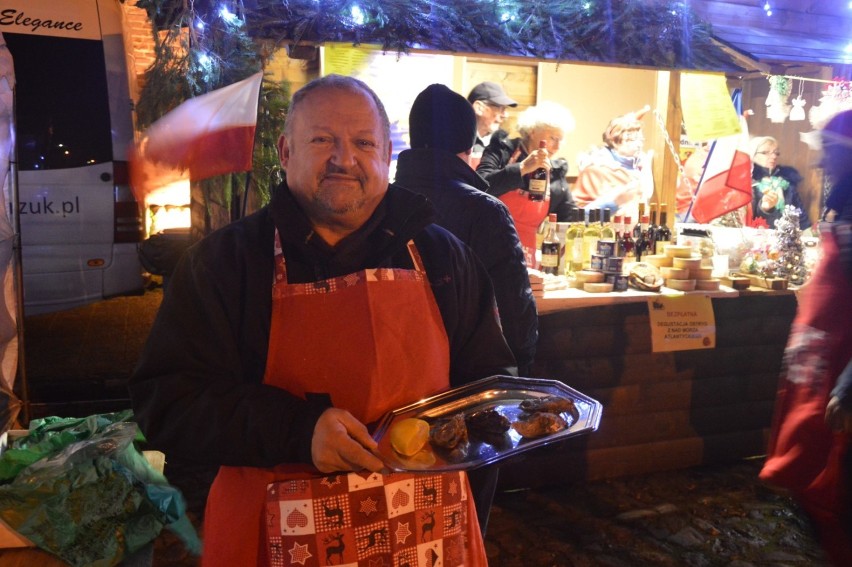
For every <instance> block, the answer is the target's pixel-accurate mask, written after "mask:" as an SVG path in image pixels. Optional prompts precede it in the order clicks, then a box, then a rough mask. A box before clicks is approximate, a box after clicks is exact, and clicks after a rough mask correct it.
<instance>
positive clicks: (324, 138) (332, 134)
mask: <svg viewBox="0 0 852 567" xmlns="http://www.w3.org/2000/svg"><path fill="white" fill-rule="evenodd" d="M291 130H292V131H291V132H290V137H289V138H288V137H287V134H286V133H285V134H284V135H282V136H281V138H280V139H279V140H278V153H279V156H280V159H281V165H282V167H284V168H285V169H286V171H287V184H288V186H289V187H290V191H291V192H292V193H293V195H294V197H295V198H296V201H297V202H298V203H299V205H301V207H302V208H303V209H304V210H305V213H306V214H307V215H308V218H310V220H311V222H312V223H314V224H315V225H317V224H319V225H322V226H332V227H343V228H345V229H349V230H354V229H356V228H358V227H360V226H361V225H362V224H363V223H364V222H366V220H367V219H368V218H369V217H370V215H371V214H372V213H373V211H374V210H375V209H376V206H377V205H378V204H379V202H380V201H381V200H382V197H383V196H384V194H385V192H386V191H387V187H388V166H389V164H390V159H391V144H390V141H389V140H388V139H387V136H386V134H385V131H384V128H383V126H382V120H381V117H380V115H379V111H378V109H377V108H376V106H375V104H374V102H373V99H372V98H371V97H370V96H369V95H368V94H367V93H364V92H361V91H358V90H349V89H337V88H325V89H320V90H317V91H315V92H312V93H310V94H309V95H308V96H307V97H306V98H305V99H304V100H303V101H302V102H301V105H300V106H299V108H298V113H297V114H296V115H295V116H294V117H293V124H292V129H291Z"/></svg>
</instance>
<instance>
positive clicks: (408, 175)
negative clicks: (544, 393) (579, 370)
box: [395, 84, 538, 376]
mask: <svg viewBox="0 0 852 567" xmlns="http://www.w3.org/2000/svg"><path fill="white" fill-rule="evenodd" d="M409 129H410V137H411V141H410V145H411V148H412V149H410V150H405V151H404V152H402V153H401V154H400V155H399V159H398V161H397V166H396V179H395V182H396V184H397V185H400V186H402V187H405V188H406V189H410V190H412V191H415V192H417V193H420V194H421V195H425V196H426V197H427V198H428V199H429V201H430V202H431V203H432V204H433V205H434V206H435V210H436V214H437V216H436V219H435V223H436V224H438V225H439V226H442V227H444V228H446V229H447V230H449V231H450V232H452V233H453V234H454V235H455V236H457V237H458V238H459V239H460V240H461V241H462V242H464V243H465V244H467V245H468V246H470V247H471V249H472V250H473V251H474V253H476V256H477V257H478V258H479V259H480V260H482V263H483V264H485V268H486V269H487V270H488V275H489V276H491V283H492V284H493V286H494V295H495V297H496V298H497V309H498V311H499V313H500V323H501V325H502V327H503V334H504V335H505V337H506V342H507V343H508V344H509V348H511V349H512V353H513V354H514V355H515V360H516V361H517V363H518V372H519V373H520V374H521V375H522V376H527V375H528V372H529V371H530V365H531V364H532V360H533V356H534V354H535V345H536V341H537V339H538V316H537V314H536V307H535V299H534V298H533V295H532V290H531V289H530V281H529V275H528V273H527V269H526V265H525V263H524V255H523V250H522V249H521V242H520V240H519V239H518V233H517V230H515V225H514V223H513V222H512V217H511V215H510V214H509V210H508V209H507V208H506V205H504V204H503V203H502V202H501V201H500V200H499V199H497V198H495V197H493V196H492V195H489V194H487V193H486V191H488V183H487V182H486V181H485V180H484V179H483V178H482V177H481V176H480V175H478V174H477V173H476V172H475V171H473V170H472V169H471V168H470V167H469V166H468V164H467V162H466V158H467V157H468V156H470V154H471V147H472V143H473V142H472V140H473V137H474V136H475V132H476V117H475V115H474V112H473V109H472V108H471V106H470V104H468V103H467V101H466V100H465V99H464V97H462V96H461V95H460V94H458V93H455V92H453V91H452V90H450V89H449V88H447V87H446V86H444V85H441V84H434V85H430V86H429V87H427V88H426V89H425V90H424V91H423V92H421V93H420V94H419V95H418V96H417V98H416V99H415V100H414V104H413V105H412V107H411V112H410V114H409Z"/></svg>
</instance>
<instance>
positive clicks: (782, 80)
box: [766, 75, 793, 123]
mask: <svg viewBox="0 0 852 567" xmlns="http://www.w3.org/2000/svg"><path fill="white" fill-rule="evenodd" d="M792 85H793V81H792V80H791V79H788V78H787V77H782V76H779V75H770V76H769V94H768V95H767V96H766V116H767V118H769V120H770V121H771V122H775V123H780V122H784V121H785V120H787V115H788V114H790V108H791V107H790V105H789V104H787V99H788V98H789V97H790V90H791V87H792Z"/></svg>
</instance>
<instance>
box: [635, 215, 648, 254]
mask: <svg viewBox="0 0 852 567" xmlns="http://www.w3.org/2000/svg"><path fill="white" fill-rule="evenodd" d="M650 224H651V219H650V217H649V216H648V215H645V216H643V217H642V219H641V220H640V221H639V238H638V239H636V260H637V261H640V262H641V261H642V258H643V257H644V256H647V255H649V254H651V244H650V240H649V236H648V226H649V225H650Z"/></svg>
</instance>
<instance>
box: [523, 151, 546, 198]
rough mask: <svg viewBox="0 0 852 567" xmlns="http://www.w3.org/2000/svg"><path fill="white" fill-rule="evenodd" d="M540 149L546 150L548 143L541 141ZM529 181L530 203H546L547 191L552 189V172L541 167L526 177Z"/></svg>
mask: <svg viewBox="0 0 852 567" xmlns="http://www.w3.org/2000/svg"><path fill="white" fill-rule="evenodd" d="M538 148H539V149H540V150H541V149H545V148H547V142H546V141H544V140H541V141H540V142H539V143H538ZM526 180H527V193H528V194H529V198H530V201H544V198H545V196H546V195H547V190H548V189H549V187H550V170H549V169H548V168H546V167H544V166H542V167H539V168H538V169H536V170H535V171H533V172H532V173H530V174H528V175H527V176H526Z"/></svg>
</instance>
